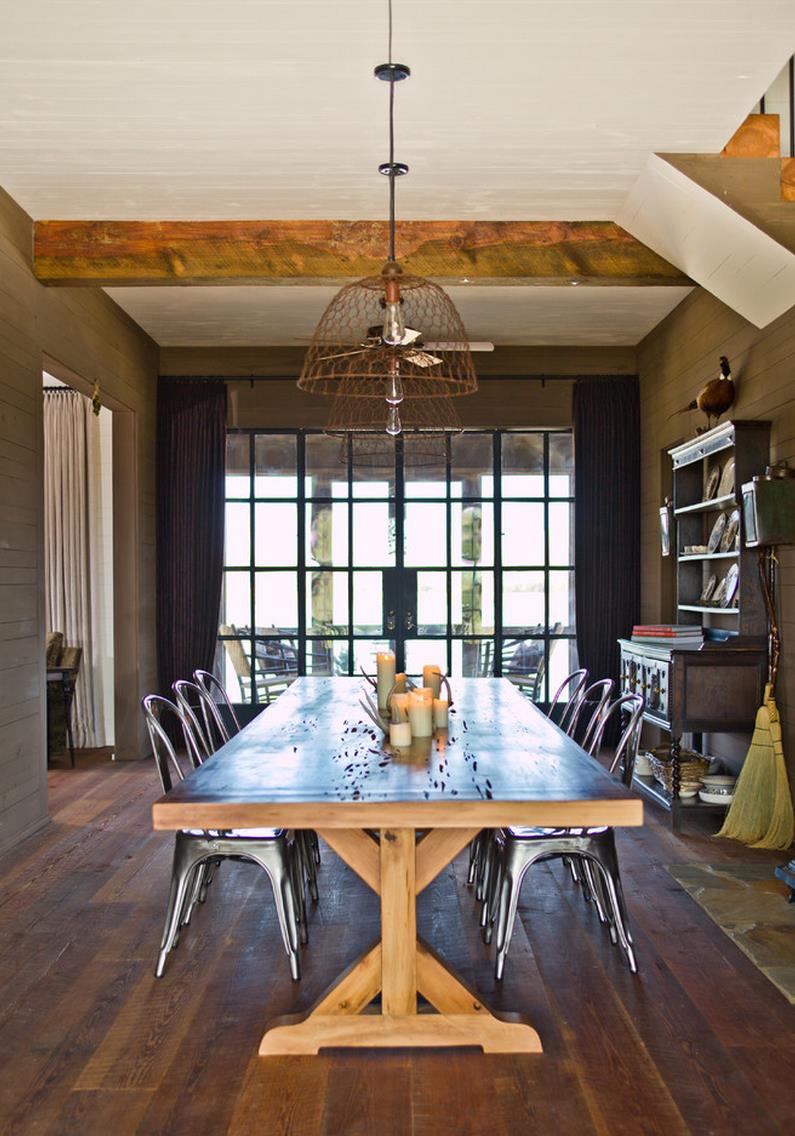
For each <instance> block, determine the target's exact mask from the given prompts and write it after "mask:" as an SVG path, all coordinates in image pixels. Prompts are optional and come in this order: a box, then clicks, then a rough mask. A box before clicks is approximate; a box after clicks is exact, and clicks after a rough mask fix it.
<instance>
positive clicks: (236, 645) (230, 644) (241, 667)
mask: <svg viewBox="0 0 795 1136" xmlns="http://www.w3.org/2000/svg"><path fill="white" fill-rule="evenodd" d="M218 630H219V631H220V633H221V635H236V634H237V631H236V629H235V628H234V627H232V626H230V625H229V624H226V623H222V624H221V626H220V627H219V628H218ZM224 647H225V648H226V652H227V654H228V655H229V661H230V663H231V664H232V666H233V667H234V669H235V674H236V675H237V677H238V679H240V680H241V685H242V682H248V683H249V684H250V683H251V663H250V662H249V660H248V655H247V654H246V652H245V651H244V650H243V644H242V643H241V642H240V640H239V639H224Z"/></svg>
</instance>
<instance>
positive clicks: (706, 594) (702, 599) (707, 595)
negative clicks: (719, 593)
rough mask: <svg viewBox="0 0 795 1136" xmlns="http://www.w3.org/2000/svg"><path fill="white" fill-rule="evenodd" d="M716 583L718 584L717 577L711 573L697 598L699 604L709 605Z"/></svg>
mask: <svg viewBox="0 0 795 1136" xmlns="http://www.w3.org/2000/svg"><path fill="white" fill-rule="evenodd" d="M717 582H718V577H717V576H716V575H715V573H714V572H713V573H712V575H711V576H710V578H709V579H708V580H707V582H706V584H705V585H704V591H703V592H702V593H701V595H700V596H699V597H698V600H699V603H709V601H710V600H711V599H712V595H713V592H714V591H715V585H716V584H717Z"/></svg>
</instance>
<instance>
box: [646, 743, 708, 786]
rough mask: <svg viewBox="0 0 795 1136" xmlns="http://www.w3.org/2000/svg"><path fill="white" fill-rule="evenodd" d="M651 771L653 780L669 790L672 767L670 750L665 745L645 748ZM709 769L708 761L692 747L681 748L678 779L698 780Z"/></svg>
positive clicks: (671, 779)
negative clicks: (656, 747)
mask: <svg viewBox="0 0 795 1136" xmlns="http://www.w3.org/2000/svg"><path fill="white" fill-rule="evenodd" d="M646 757H647V758H648V759H649V765H650V766H651V771H652V773H653V774H654V779H655V781H659V782H660V784H661V785H664V786H665V788H666V789H667V790H668V792H669V793H670V792H671V784H672V781H673V769H672V766H671V751H670V749H669V748H668V747H667V746H661V747H660V748H659V749H649V750H646ZM708 769H709V761H708V760H707V758H705V757H702V756H701V755H700V754H698V753H696V752H695V751H694V750H692V749H682V751H681V753H680V755H679V781H680V784H681V782H682V781H700V780H701V778H702V777H703V776H704V774H705V773H706V772H707V770H708Z"/></svg>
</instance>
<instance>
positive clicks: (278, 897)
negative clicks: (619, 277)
mask: <svg viewBox="0 0 795 1136" xmlns="http://www.w3.org/2000/svg"><path fill="white" fill-rule="evenodd" d="M269 851H270V850H269ZM289 857H290V850H289V849H288V848H286V847H285V845H284V844H282V845H281V846H280V847H274V848H273V850H272V855H268V856H266V855H264V854H262V853H261V852H259V851H257V850H255V849H251V850H250V851H248V850H247V851H246V852H245V859H247V860H253V861H254V863H256V864H259V866H260V867H261V868H264V870H265V873H266V874H267V876H268V880H269V881H270V885H271V890H272V891H273V900H274V903H275V904H276V915H277V917H278V919H279V930H280V931H281V933H282V942H283V943H284V949H285V950H286V952H287V956H288V958H289V960H290V974H291V975H292V977H293V979H295V980H296V981H297V980H298V979H299V978H300V977H301V962H300V959H299V957H298V949H299V942H298V934H299V930H298V912H297V911H296V904H295V899H294V890H293V879H294V875H293V871H294V869H293V866H292V865H291V863H290V860H289Z"/></svg>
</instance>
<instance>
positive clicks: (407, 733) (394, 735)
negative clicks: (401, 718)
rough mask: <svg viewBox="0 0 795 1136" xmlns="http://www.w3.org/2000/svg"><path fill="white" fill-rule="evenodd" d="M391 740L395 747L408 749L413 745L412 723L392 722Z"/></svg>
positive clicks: (390, 726)
mask: <svg viewBox="0 0 795 1136" xmlns="http://www.w3.org/2000/svg"><path fill="white" fill-rule="evenodd" d="M389 742H390V745H392V746H394V748H395V749H408V748H409V746H410V745H411V723H410V722H390V723H389Z"/></svg>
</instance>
